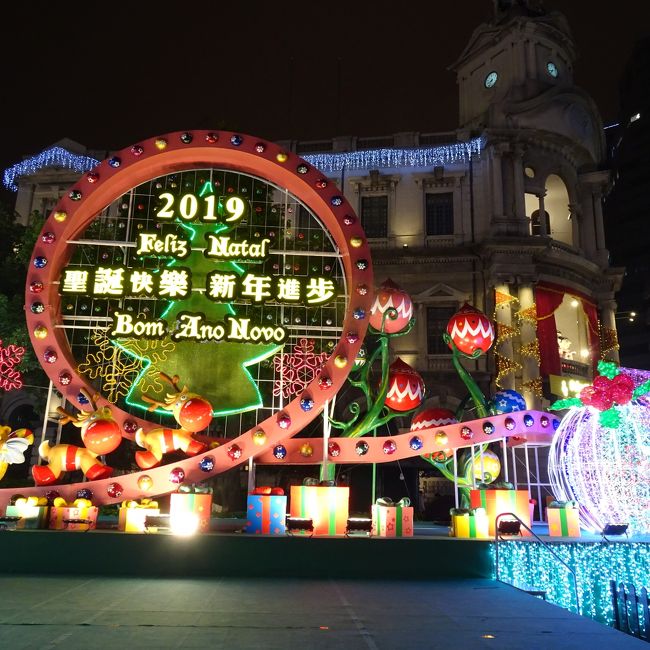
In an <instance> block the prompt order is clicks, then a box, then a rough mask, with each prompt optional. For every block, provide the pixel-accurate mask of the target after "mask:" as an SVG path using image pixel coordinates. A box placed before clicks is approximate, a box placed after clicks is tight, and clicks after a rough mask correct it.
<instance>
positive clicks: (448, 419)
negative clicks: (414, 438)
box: [411, 408, 458, 431]
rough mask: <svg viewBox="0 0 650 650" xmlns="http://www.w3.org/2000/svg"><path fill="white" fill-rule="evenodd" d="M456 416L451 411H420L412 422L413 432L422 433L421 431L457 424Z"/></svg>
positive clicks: (433, 409) (435, 409)
mask: <svg viewBox="0 0 650 650" xmlns="http://www.w3.org/2000/svg"><path fill="white" fill-rule="evenodd" d="M457 422H458V420H457V419H456V414H455V413H454V412H453V411H450V410H449V409H442V408H431V409H425V410H424V411H420V412H419V413H418V414H417V415H414V416H413V420H411V431H420V430H421V429H432V428H435V427H446V426H448V425H450V424H456V423H457Z"/></svg>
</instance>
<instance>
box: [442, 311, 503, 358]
mask: <svg viewBox="0 0 650 650" xmlns="http://www.w3.org/2000/svg"><path fill="white" fill-rule="evenodd" d="M447 334H449V337H450V338H451V340H452V341H453V343H454V345H455V346H456V348H458V351H459V352H460V353H461V354H464V355H466V356H468V357H471V356H473V355H474V354H475V353H476V351H477V350H479V351H480V354H485V353H486V352H487V351H488V350H489V349H490V348H491V347H492V344H493V343H494V326H493V325H492V321H490V319H489V318H488V317H487V316H486V315H485V314H484V313H483V312H482V311H480V310H479V309H476V308H475V307H472V306H471V305H469V304H467V303H465V304H464V305H463V306H462V307H461V308H460V310H459V311H458V312H456V313H455V314H454V315H453V316H452V317H451V319H450V320H449V323H448V324H447ZM450 347H451V346H450Z"/></svg>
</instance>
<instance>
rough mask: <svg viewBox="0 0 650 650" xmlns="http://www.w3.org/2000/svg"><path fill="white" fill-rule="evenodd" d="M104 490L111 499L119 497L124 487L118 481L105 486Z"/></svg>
mask: <svg viewBox="0 0 650 650" xmlns="http://www.w3.org/2000/svg"><path fill="white" fill-rule="evenodd" d="M106 492H107V493H108V496H109V497H111V499H119V497H121V496H122V492H124V488H123V487H122V486H121V485H120V484H119V483H110V484H109V486H108V487H107V488H106Z"/></svg>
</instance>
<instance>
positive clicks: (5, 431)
mask: <svg viewBox="0 0 650 650" xmlns="http://www.w3.org/2000/svg"><path fill="white" fill-rule="evenodd" d="M33 442H34V434H33V433H32V432H31V431H30V430H29V429H17V430H16V431H12V430H11V427H0V481H1V480H2V479H3V477H4V475H5V473H6V472H7V468H8V467H9V465H16V464H20V463H24V462H25V452H26V451H27V448H28V447H29V445H31V444H33Z"/></svg>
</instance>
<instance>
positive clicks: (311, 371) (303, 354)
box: [273, 339, 329, 399]
mask: <svg viewBox="0 0 650 650" xmlns="http://www.w3.org/2000/svg"><path fill="white" fill-rule="evenodd" d="M328 356H329V355H328V354H327V352H321V353H320V354H316V353H315V352H314V341H312V340H310V339H300V340H299V341H298V343H297V344H296V345H294V346H293V352H292V353H291V354H278V355H276V356H275V358H274V359H273V369H274V370H275V374H276V376H277V379H276V380H275V381H274V382H273V394H274V395H276V396H277V395H282V397H284V398H285V399H289V398H290V397H291V396H292V395H297V394H298V393H300V392H302V391H303V390H304V389H305V388H307V385H308V384H309V383H310V382H311V381H312V380H313V379H314V378H316V377H318V375H320V371H321V368H322V367H323V364H324V363H325V361H327V357H328Z"/></svg>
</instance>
